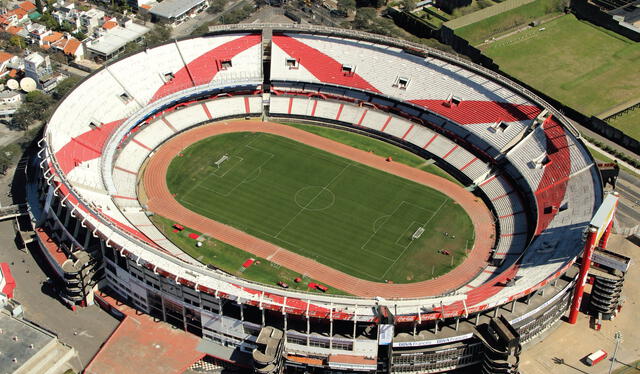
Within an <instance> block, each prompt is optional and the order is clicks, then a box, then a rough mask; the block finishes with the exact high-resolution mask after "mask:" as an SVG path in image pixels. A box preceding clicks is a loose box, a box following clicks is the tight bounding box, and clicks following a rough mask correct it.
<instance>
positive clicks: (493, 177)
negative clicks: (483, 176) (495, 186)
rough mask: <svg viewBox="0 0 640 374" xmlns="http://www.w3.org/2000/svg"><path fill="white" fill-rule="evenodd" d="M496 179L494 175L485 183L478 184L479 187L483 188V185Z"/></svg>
mask: <svg viewBox="0 0 640 374" xmlns="http://www.w3.org/2000/svg"><path fill="white" fill-rule="evenodd" d="M494 179H496V176H495V175H492V176H491V178H489V179H487V180H486V181H484V182H482V183H480V187H482V186H484V185H485V184H487V183H489V182H491V181H492V180H494Z"/></svg>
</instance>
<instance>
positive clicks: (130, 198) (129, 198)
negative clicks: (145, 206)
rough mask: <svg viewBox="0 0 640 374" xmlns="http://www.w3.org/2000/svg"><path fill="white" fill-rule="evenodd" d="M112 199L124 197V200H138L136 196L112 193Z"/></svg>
mask: <svg viewBox="0 0 640 374" xmlns="http://www.w3.org/2000/svg"><path fill="white" fill-rule="evenodd" d="M113 198H114V199H125V200H138V198H137V197H131V196H122V195H113Z"/></svg>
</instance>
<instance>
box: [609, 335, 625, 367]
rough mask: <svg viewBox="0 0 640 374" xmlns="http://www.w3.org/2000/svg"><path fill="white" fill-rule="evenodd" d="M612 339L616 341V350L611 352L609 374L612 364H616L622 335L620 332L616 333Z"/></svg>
mask: <svg viewBox="0 0 640 374" xmlns="http://www.w3.org/2000/svg"><path fill="white" fill-rule="evenodd" d="M613 337H614V338H615V339H616V348H615V349H614V350H613V356H612V357H611V366H609V374H611V371H612V370H613V364H614V363H615V362H616V354H617V353H618V346H620V342H621V341H622V334H621V333H620V331H616V333H615V334H614V335H613Z"/></svg>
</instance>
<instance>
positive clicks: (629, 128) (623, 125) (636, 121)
mask: <svg viewBox="0 0 640 374" xmlns="http://www.w3.org/2000/svg"><path fill="white" fill-rule="evenodd" d="M639 63H640V61H639ZM607 123H608V124H610V125H611V126H613V127H616V128H618V129H620V130H622V131H623V132H624V133H625V134H627V135H629V136H631V137H633V138H635V139H640V109H636V110H634V111H632V112H627V113H625V114H623V115H621V116H620V117H618V118H615V119H612V120H610V121H607Z"/></svg>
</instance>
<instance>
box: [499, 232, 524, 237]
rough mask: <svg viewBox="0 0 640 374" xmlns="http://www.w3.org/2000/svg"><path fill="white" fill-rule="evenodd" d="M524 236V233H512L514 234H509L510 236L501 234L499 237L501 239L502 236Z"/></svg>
mask: <svg viewBox="0 0 640 374" xmlns="http://www.w3.org/2000/svg"><path fill="white" fill-rule="evenodd" d="M525 234H526V232H514V233H511V234H502V235H500V237H503V236H518V235H525Z"/></svg>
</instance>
